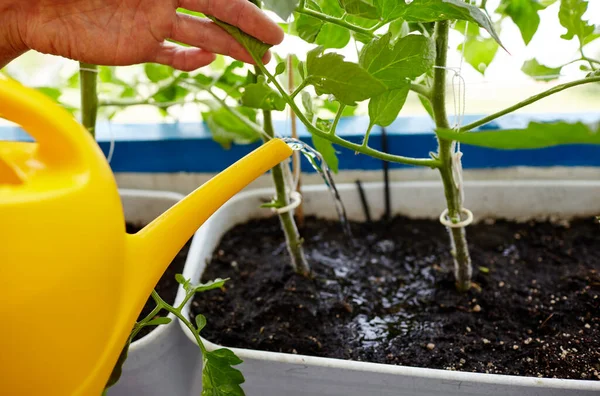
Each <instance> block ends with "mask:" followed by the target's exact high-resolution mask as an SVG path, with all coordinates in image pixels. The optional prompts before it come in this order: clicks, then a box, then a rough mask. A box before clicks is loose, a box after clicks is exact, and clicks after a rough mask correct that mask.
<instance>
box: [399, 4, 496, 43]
mask: <svg viewBox="0 0 600 396" xmlns="http://www.w3.org/2000/svg"><path fill="white" fill-rule="evenodd" d="M401 17H402V18H404V20H406V21H408V22H436V21H444V20H449V19H458V20H464V21H469V22H474V23H477V24H478V25H479V26H481V27H482V28H484V29H485V30H487V31H488V33H489V34H490V35H491V36H492V37H493V38H494V40H496V41H497V42H498V44H500V45H501V46H502V42H501V41H500V37H498V33H496V29H494V26H493V25H492V22H491V21H490V19H489V18H488V17H487V15H485V13H484V12H483V11H481V9H479V8H478V7H476V6H474V5H471V4H467V3H465V2H464V1H463V0H414V1H413V2H412V3H410V4H408V5H407V7H406V8H405V10H404V12H403V14H402V15H401Z"/></svg>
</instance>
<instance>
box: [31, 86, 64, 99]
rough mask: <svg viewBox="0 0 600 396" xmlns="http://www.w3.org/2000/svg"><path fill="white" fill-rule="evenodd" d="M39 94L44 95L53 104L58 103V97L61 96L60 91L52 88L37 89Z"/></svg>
mask: <svg viewBox="0 0 600 396" xmlns="http://www.w3.org/2000/svg"><path fill="white" fill-rule="evenodd" d="M36 89H37V90H38V91H39V92H41V93H43V94H44V95H46V96H47V97H49V98H50V99H52V100H53V101H55V102H58V99H59V98H60V96H61V95H62V92H61V91H60V89H58V88H52V87H37V88H36Z"/></svg>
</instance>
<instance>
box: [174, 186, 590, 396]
mask: <svg viewBox="0 0 600 396" xmlns="http://www.w3.org/2000/svg"><path fill="white" fill-rule="evenodd" d="M338 188H339V190H340V195H341V197H342V199H343V201H344V204H345V206H346V210H347V212H348V217H349V218H350V219H352V220H359V221H362V220H364V214H363V209H362V206H361V203H360V199H359V193H358V191H357V189H356V186H355V185H351V184H347V185H340V186H339V187H338ZM364 188H365V193H366V196H367V199H368V201H369V204H370V207H371V215H372V216H373V218H379V217H380V216H381V215H382V214H383V213H384V199H383V185H382V184H381V183H373V184H365V185H364ZM303 193H304V211H305V214H308V215H317V216H319V217H323V218H336V211H335V208H334V206H333V202H332V200H331V197H330V193H329V191H327V190H326V189H325V187H323V186H311V187H306V188H304V189H303ZM272 194H273V193H272V191H271V190H255V191H250V192H245V193H242V194H239V195H238V196H236V197H235V198H234V199H232V200H231V201H229V202H228V203H227V204H225V205H224V206H223V207H222V208H221V209H220V210H219V211H218V212H216V213H215V214H214V215H213V217H211V219H210V220H209V221H208V222H207V223H205V224H204V226H203V227H202V228H201V229H200V230H199V232H198V233H197V234H196V235H195V237H194V240H193V242H192V246H191V249H190V253H189V257H188V262H187V265H186V268H185V272H184V276H185V277H186V278H191V279H192V281H197V280H198V279H199V278H200V276H201V275H202V273H203V271H204V269H205V267H206V265H207V263H208V262H209V260H210V258H211V256H212V253H213V251H214V250H215V248H216V247H217V246H218V244H219V241H220V239H221V237H222V236H223V234H224V233H225V232H226V231H228V230H229V229H231V228H232V227H233V226H234V225H236V224H239V223H243V222H245V221H247V220H249V219H251V218H258V217H265V216H271V215H272V214H271V212H270V211H268V210H265V209H260V208H259V206H260V204H261V203H262V202H264V199H265V198H270V197H271V196H272ZM391 202H392V210H393V212H394V214H403V215H407V216H411V217H419V218H438V217H439V215H440V213H441V212H442V210H443V209H444V207H445V206H444V204H445V202H444V194H443V190H442V186H441V184H440V183H437V182H406V183H394V184H392V185H391ZM465 207H466V208H468V209H470V210H472V211H473V213H474V214H475V221H476V222H477V221H478V220H481V219H484V218H497V219H499V218H505V219H509V220H527V219H534V218H548V217H559V218H566V219H568V218H571V217H573V216H583V215H585V216H594V215H599V214H600V182H593V181H490V182H472V183H466V186H465ZM440 227H442V226H441V225H440ZM184 314H185V315H188V314H189V305H188V306H187V307H186V308H185V309H184ZM208 320H209V321H210V318H208ZM182 328H183V331H184V333H185V334H186V335H187V336H188V338H189V340H190V342H192V343H193V344H195V341H194V339H193V337H192V335H191V333H190V332H189V330H187V329H186V328H184V327H182ZM205 343H206V346H207V348H208V349H209V350H214V349H218V348H221V347H227V345H224V346H219V345H215V344H213V343H211V342H210V341H208V340H205ZM190 348H194V347H193V345H190ZM231 350H232V351H233V352H234V353H236V354H237V355H238V356H239V357H240V358H241V359H242V360H243V361H244V363H243V364H241V365H240V366H237V367H238V368H239V369H240V370H241V371H242V373H243V374H244V376H245V378H246V383H245V384H244V385H243V387H244V389H245V391H246V394H247V395H249V396H281V395H285V396H301V395H302V396H306V395H314V396H317V395H319V396H321V395H327V396H355V395H356V396H364V395H377V396H384V395H385V396H413V395H414V396H441V395H444V396H452V395H457V396H458V395H460V396H464V395H482V396H483V395H487V396H489V395H498V396H500V395H501V396H529V395H531V396H533V395H536V396H537V395H543V396H567V395H569V396H570V395H590V396H591V395H598V394H600V381H581V380H562V379H545V378H532V377H519V376H506V375H495V374H479V373H467V372H458V371H446V370H436V369H425V368H415V367H406V366H393V365H385V364H374V363H364V362H356V361H346V360H338V359H326V358H318V357H310V356H301V355H291V354H282V353H274V352H263V351H257V350H249V349H239V348H231ZM200 370H201V365H200V364H198V367H197V368H196V373H195V382H194V385H193V387H192V389H190V390H189V391H190V393H186V395H196V396H197V395H199V394H200V390H201V372H200Z"/></svg>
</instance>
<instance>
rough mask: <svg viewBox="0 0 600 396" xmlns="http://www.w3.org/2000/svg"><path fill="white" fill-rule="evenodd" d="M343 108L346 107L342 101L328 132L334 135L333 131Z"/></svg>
mask: <svg viewBox="0 0 600 396" xmlns="http://www.w3.org/2000/svg"><path fill="white" fill-rule="evenodd" d="M345 108H346V105H345V104H343V103H340V107H339V108H338V111H337V114H336V115H335V120H333V124H332V125H331V129H330V130H329V133H330V134H332V135H335V131H336V130H337V127H338V124H339V123H340V119H341V118H342V114H343V113H344V109H345Z"/></svg>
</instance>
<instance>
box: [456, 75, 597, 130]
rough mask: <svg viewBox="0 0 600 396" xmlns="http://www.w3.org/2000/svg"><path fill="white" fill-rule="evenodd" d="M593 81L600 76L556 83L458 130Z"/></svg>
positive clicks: (484, 122)
mask: <svg viewBox="0 0 600 396" xmlns="http://www.w3.org/2000/svg"><path fill="white" fill-rule="evenodd" d="M594 82H600V77H588V78H583V79H581V80H575V81H571V82H568V83H565V84H560V85H557V86H556V87H554V88H550V89H549V90H547V91H544V92H542V93H539V94H537V95H533V96H532V97H530V98H528V99H525V100H523V101H521V102H519V103H517V104H516V105H513V106H510V107H507V108H506V109H504V110H500V111H499V112H497V113H494V114H491V115H489V116H487V117H483V118H482V119H480V120H477V121H475V122H472V123H470V124H467V125H465V126H463V127H461V128H460V130H459V131H460V132H466V131H470V130H472V129H475V128H477V127H479V126H481V125H485V124H487V123H488V122H490V121H493V120H495V119H496V118H500V117H502V116H503V115H506V114H509V113H512V112H513V111H515V110H518V109H520V108H523V107H525V106H528V105H530V104H532V103H535V102H537V101H538V100H541V99H544V98H545V97H548V96H550V95H554V94H555V93H558V92H561V91H564V90H565V89H569V88H572V87H576V86H578V85H583V84H589V83H594Z"/></svg>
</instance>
